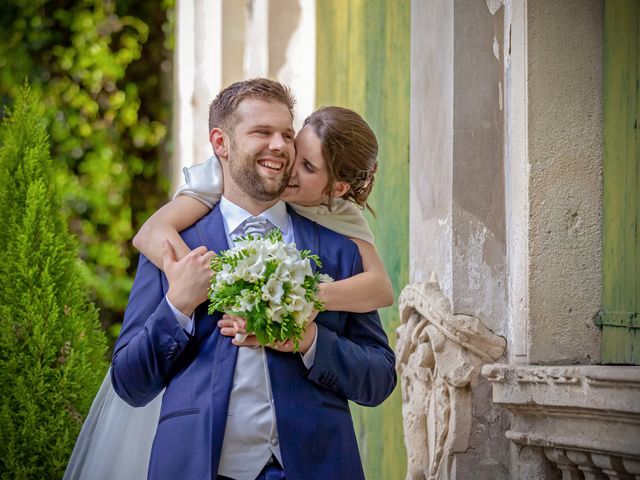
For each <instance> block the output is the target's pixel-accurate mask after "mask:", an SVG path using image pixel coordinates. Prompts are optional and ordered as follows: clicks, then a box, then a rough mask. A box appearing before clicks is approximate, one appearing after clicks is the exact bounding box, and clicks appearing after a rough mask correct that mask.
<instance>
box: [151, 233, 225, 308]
mask: <svg viewBox="0 0 640 480" xmlns="http://www.w3.org/2000/svg"><path fill="white" fill-rule="evenodd" d="M214 255H215V253H214V252H208V251H207V248H206V247H204V246H202V247H198V248H195V249H193V250H191V252H189V253H188V254H187V255H186V256H185V257H184V258H183V259H182V260H180V261H176V254H175V251H174V250H173V247H172V246H171V244H170V243H169V242H168V241H167V240H165V241H164V242H163V244H162V262H163V267H164V273H165V275H166V276H167V280H168V281H169V290H168V291H167V298H168V299H169V301H170V302H171V303H172V304H173V306H174V307H176V308H177V309H178V310H180V312H182V313H184V314H185V315H186V316H187V317H189V316H191V314H192V313H193V311H194V310H195V308H196V307H197V306H198V305H200V304H201V303H202V302H204V301H205V300H206V299H207V291H208V289H209V284H210V282H211V277H212V276H213V271H212V270H211V268H210V266H209V264H210V263H211V259H212V258H213V256H214Z"/></svg>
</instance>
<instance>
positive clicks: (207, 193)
mask: <svg viewBox="0 0 640 480" xmlns="http://www.w3.org/2000/svg"><path fill="white" fill-rule="evenodd" d="M184 175H185V179H186V182H187V183H186V184H185V185H183V186H182V187H180V188H179V189H178V191H177V192H176V196H177V195H189V196H192V197H194V198H197V199H198V200H200V201H201V202H202V203H204V204H206V205H207V206H208V207H209V208H213V207H214V205H215V204H216V203H218V201H219V200H220V195H221V193H222V169H221V167H220V164H219V163H218V159H217V158H216V157H215V156H212V157H210V158H209V159H208V160H207V161H206V162H204V163H201V164H198V165H194V166H192V167H188V168H185V169H184ZM291 206H292V207H293V208H294V209H295V210H296V211H297V212H298V213H299V214H300V215H302V216H304V217H307V218H309V219H310V220H313V221H314V222H317V223H319V224H320V225H322V226H325V227H327V228H329V229H331V230H334V231H336V232H338V233H341V234H343V235H346V236H347V237H351V238H358V239H361V240H364V241H366V242H369V243H371V244H373V234H372V233H371V230H370V229H369V225H368V224H367V221H366V220H365V218H364V216H363V214H362V210H361V209H360V208H358V207H357V206H356V205H355V204H354V203H352V202H349V201H345V200H342V199H340V198H337V199H334V203H333V207H332V209H331V211H329V209H328V208H327V207H326V206H324V205H318V206H313V207H303V206H299V205H294V204H291ZM161 403H162V393H161V394H160V395H158V396H157V397H156V398H155V399H154V400H153V401H152V402H150V403H149V404H147V405H146V406H144V407H139V408H134V407H131V406H129V405H128V404H127V403H126V402H125V401H124V400H122V399H121V398H120V397H119V396H118V394H117V393H116V392H115V390H114V389H113V386H112V385H111V374H110V371H109V372H107V375H106V376H105V378H104V381H103V382H102V385H101V386H100V390H98V393H97V395H96V398H95V399H94V400H93V404H92V405H91V409H90V410H89V415H87V418H86V420H85V422H84V424H83V426H82V430H81V431H80V435H79V436H78V440H77V441H76V445H75V447H74V449H73V453H72V454H71V458H70V460H69V463H68V464H67V469H66V471H65V474H64V477H63V480H112V479H116V478H118V479H127V480H144V479H146V478H147V466H148V464H149V457H150V455H151V444H152V443H153V437H154V436H155V433H156V427H157V425H158V419H159V417H160V405H161Z"/></svg>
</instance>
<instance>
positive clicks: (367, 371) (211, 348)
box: [112, 79, 396, 480]
mask: <svg viewBox="0 0 640 480" xmlns="http://www.w3.org/2000/svg"><path fill="white" fill-rule="evenodd" d="M292 118H293V98H292V97H291V95H290V92H289V91H288V89H286V87H284V86H282V85H281V84H279V83H277V82H273V81H271V80H266V79H253V80H248V81H244V82H238V83H236V84H233V85H231V86H229V87H227V88H226V89H224V90H223V91H222V92H220V94H219V95H218V96H217V97H216V98H215V99H214V101H213V102H212V104H211V107H210V112H209V127H210V132H211V133H210V141H211V144H212V147H213V150H214V153H215V154H216V155H217V157H218V158H219V160H220V163H221V165H222V169H223V177H224V190H223V197H222V199H221V201H220V203H219V204H218V205H217V206H216V207H215V208H214V209H213V210H212V211H211V212H210V213H209V214H208V215H207V216H205V217H204V218H203V219H201V220H200V221H199V222H198V223H196V224H195V225H194V226H193V227H190V228H189V229H187V230H185V231H184V232H182V237H183V239H184V240H185V242H186V243H187V245H189V246H190V247H191V248H192V249H194V250H193V251H192V252H191V253H190V254H189V255H187V256H186V257H185V258H183V259H182V260H181V261H180V262H174V261H173V260H172V259H170V260H169V262H168V263H166V264H165V270H166V276H165V275H164V274H163V273H162V272H161V271H160V270H158V269H157V268H156V267H154V266H153V264H152V263H151V262H149V261H148V260H147V259H146V258H145V257H144V256H142V257H141V259H140V264H139V266H138V272H137V275H136V279H135V282H134V285H133V289H132V291H131V297H130V299H129V304H128V307H127V311H126V314H125V319H124V324H123V327H122V331H121V334H120V337H119V338H118V341H117V343H116V346H115V350H114V356H113V366H112V382H113V386H114V388H115V390H116V391H117V392H118V394H119V395H120V396H121V397H122V398H123V399H124V400H125V401H127V402H128V403H129V404H131V405H133V406H142V405H145V404H147V403H148V402H149V401H151V400H152V399H153V398H154V397H156V396H157V395H158V394H160V392H161V391H162V390H163V389H164V388H166V391H165V393H164V397H163V401H162V409H161V413H160V420H159V423H158V428H157V432H156V437H155V440H154V443H153V449H152V453H151V459H150V464H149V478H150V479H171V480H173V479H176V478H181V479H183V478H184V479H194V480H195V479H198V480H199V479H204V478H207V479H214V480H215V479H222V480H224V479H235V480H253V479H256V478H259V479H263V478H265V479H271V478H274V479H275V478H278V479H288V480H314V479H318V480H320V479H322V480H326V479H363V478H364V474H363V471H362V466H361V462H360V458H359V454H358V447H357V445H356V438H355V433H354V430H353V424H352V420H351V415H350V412H349V407H348V403H347V400H352V401H355V402H357V403H360V404H362V405H368V406H375V405H378V404H380V403H381V402H382V401H383V400H385V399H386V398H387V397H388V396H389V394H390V393H391V391H392V390H393V388H394V387H395V383H396V375H395V370H394V355H393V352H392V350H391V349H390V347H389V345H388V343H387V338H386V335H385V333H384V331H383V329H382V326H381V324H380V319H379V317H378V314H377V313H376V312H370V313H367V314H355V313H347V312H322V313H320V314H319V315H318V316H317V318H316V320H315V322H311V323H310V324H309V326H308V327H307V329H306V331H305V334H304V338H303V340H302V341H301V342H300V351H299V352H298V353H292V352H291V351H290V350H291V348H290V345H287V344H284V345H278V346H274V347H268V348H264V347H258V348H256V347H249V346H237V345H236V344H235V341H233V342H232V340H231V338H229V337H228V336H224V335H222V333H221V329H220V328H218V322H219V321H221V316H222V314H221V313H215V314H214V315H208V314H207V305H206V302H205V300H206V291H207V286H208V282H209V279H210V277H211V272H210V270H209V268H208V264H209V260H210V258H211V256H212V255H213V253H211V252H219V251H221V250H225V249H227V248H229V247H230V246H233V239H234V237H236V236H237V235H239V234H242V233H245V232H247V230H248V228H249V226H251V228H258V229H259V230H260V229H263V230H264V229H265V228H266V229H269V228H273V227H277V228H279V229H280V230H281V231H282V232H283V237H284V240H285V241H286V242H293V241H295V243H296V245H297V246H298V248H299V249H301V250H302V249H308V250H311V251H312V252H313V253H315V254H318V255H319V256H320V259H321V260H322V263H323V272H324V273H326V274H328V275H330V276H331V277H333V278H335V279H337V280H339V279H342V278H346V277H349V276H352V275H354V274H357V273H359V272H361V271H362V262H361V259H360V256H359V254H358V249H357V248H356V246H355V244H354V243H353V242H351V241H350V240H348V239H347V238H345V237H343V236H342V235H339V234H337V233H335V232H332V231H330V230H327V229H325V228H324V227H321V226H319V225H317V224H315V223H313V222H311V221H309V220H307V219H305V218H303V217H300V216H299V215H297V214H296V213H295V212H293V211H292V210H289V209H287V207H286V205H285V204H284V203H283V202H282V201H280V200H279V199H278V197H279V195H280V193H281V192H282V191H283V189H284V188H285V187H286V185H287V182H288V175H289V173H288V172H289V170H290V168H291V166H292V162H293V160H294V156H295V152H294V145H293V136H294V132H293V126H292ZM256 217H257V218H256ZM202 245H204V247H202ZM198 246H200V247H199V248H196V247H198ZM205 247H206V248H205ZM167 256H168V257H170V254H168V255H167ZM222 322H224V321H222ZM221 324H222V323H221Z"/></svg>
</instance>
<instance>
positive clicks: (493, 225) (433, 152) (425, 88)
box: [398, 0, 508, 479]
mask: <svg viewBox="0 0 640 480" xmlns="http://www.w3.org/2000/svg"><path fill="white" fill-rule="evenodd" d="M489 3H491V2H489ZM411 22H412V27H411V30H412V37H411V140H410V155H411V167H410V168H411V176H410V182H411V184H410V185H411V191H410V202H411V204H410V205H411V206H410V265H411V267H410V268H411V270H410V279H411V282H412V283H411V284H410V285H409V286H408V287H407V290H405V292H408V291H410V290H411V289H414V288H421V287H419V285H421V284H422V283H423V282H425V281H429V282H430V284H432V285H435V286H437V290H438V291H441V292H442V295H443V298H444V299H446V302H448V305H449V308H450V311H449V314H450V315H451V321H452V325H457V326H458V327H460V328H462V325H463V324H464V321H463V320H462V319H463V318H465V319H470V318H473V321H474V322H475V324H476V325H477V327H478V329H479V330H482V331H483V332H484V334H483V335H486V337H491V338H495V339H497V338H500V337H499V336H500V335H505V333H506V331H507V285H506V240H505V231H506V227H505V199H504V192H505V186H504V185H505V181H504V164H503V157H504V155H503V143H504V142H503V138H504V134H503V129H504V126H503V107H504V104H503V92H504V86H503V69H504V68H503V53H502V52H503V43H504V40H503V11H502V9H500V8H497V9H493V10H492V9H491V8H488V7H487V4H486V3H485V2H477V1H473V0H454V1H444V0H426V1H425V0H414V1H413V2H412V5H411ZM435 286H434V287H433V288H436V287H435ZM430 288H431V287H430ZM404 296H405V293H403V294H402V297H404ZM401 308H403V307H402V305H401ZM423 318H427V317H425V316H423ZM422 321H424V320H422ZM410 323H411V322H410ZM458 327H455V328H458ZM434 328H435V327H434ZM411 330H412V328H409V327H401V329H399V331H398V335H399V338H398V342H399V343H401V344H403V345H406V344H407V342H409V343H411V342H413V343H412V344H413V345H415V347H414V348H415V353H414V354H413V355H415V357H412V358H420V356H421V355H423V356H424V355H427V357H429V355H430V354H428V349H429V348H431V347H428V345H431V344H432V340H430V338H431V337H430V335H426V336H425V335H423V337H424V338H422V337H419V338H418V337H416V336H415V334H409V333H408V332H410V331H411ZM424 331H426V330H424ZM407 335H411V337H410V338H403V337H407ZM433 335H435V336H437V334H436V332H434V333H433ZM463 336H464V335H463ZM446 338H447V340H445V341H444V344H445V345H449V342H452V343H451V346H450V347H445V348H452V349H453V350H454V351H466V349H467V347H464V346H461V345H459V344H458V343H456V341H457V340H456V339H453V338H451V339H450V338H449V337H446ZM458 340H459V339H458ZM496 341H497V340H496ZM425 349H426V352H425V351H424V350H425ZM500 352H501V354H502V353H503V350H500ZM467 354H469V353H468V352H467ZM461 355H462V354H461ZM465 355H466V354H465ZM474 355H476V357H474V358H475V360H474V362H475V363H474V362H471V361H469V360H463V358H466V357H464V355H462V356H455V355H452V356H450V357H448V358H447V368H450V369H452V371H456V372H458V374H461V372H462V371H465V370H467V369H468V370H469V371H471V370H473V371H474V372H475V371H478V370H477V369H478V368H479V366H480V365H481V364H482V363H485V362H487V361H490V360H489V358H497V357H493V355H488V354H487V352H486V351H485V352H483V353H482V354H480V353H478V352H476V353H474V354H471V356H474ZM436 358H437V356H436ZM407 361H408V360H407ZM413 361H414V362H415V361H416V360H413ZM423 361H427V360H423ZM407 365H410V363H408V364H407ZM471 365H473V367H472V366H471ZM422 367H424V365H422ZM422 367H421V368H422ZM440 368H441V369H442V368H443V367H442V366H441V367H440ZM402 371H403V372H407V371H411V368H410V369H409V370H406V369H404V370H402ZM412 375H413V377H415V378H417V379H420V375H421V374H419V373H409V374H406V373H403V380H405V381H406V382H407V383H409V385H408V386H405V385H404V384H403V393H404V394H405V398H403V404H404V408H405V409H406V410H407V412H414V413H411V415H413V416H414V417H415V416H416V415H418V413H416V409H418V410H417V411H418V412H419V409H420V408H423V409H427V410H426V411H428V408H432V407H428V408H427V406H425V405H424V403H425V402H431V400H430V398H440V397H442V398H440V400H439V401H441V402H445V403H446V406H447V409H448V411H449V413H448V415H450V419H456V418H465V419H466V420H464V421H462V420H460V422H458V423H457V424H456V426H455V428H456V431H457V434H455V435H453V433H452V430H451V428H453V424H452V425H451V428H449V429H448V430H447V429H445V430H447V431H446V432H445V433H442V432H444V430H442V428H443V427H442V425H443V422H444V424H446V423H447V422H446V421H444V420H443V419H441V418H438V417H437V415H435V416H434V415H431V416H429V415H426V416H425V417H424V420H425V422H426V426H425V429H426V432H440V435H444V440H443V442H444V443H438V441H436V440H435V439H434V438H427V437H428V435H431V433H428V434H427V437H425V438H426V440H425V439H424V438H423V439H422V440H420V435H421V434H415V435H414V434H412V433H411V431H410V429H412V428H414V427H415V425H414V426H410V425H405V440H406V444H407V450H408V451H409V452H413V453H410V457H411V458H410V463H409V470H410V472H412V473H410V475H413V477H411V476H409V477H408V478H421V477H420V476H419V475H420V474H419V473H416V472H418V471H420V468H422V472H423V474H424V477H422V478H451V479H455V478H459V479H465V478H494V479H501V478H508V442H507V441H506V439H505V438H504V435H503V431H504V429H505V427H506V424H505V421H506V419H507V416H506V414H505V413H504V412H502V411H500V410H499V409H497V408H495V407H493V406H492V405H491V403H490V394H491V389H490V386H489V384H488V383H487V382H486V380H485V379H482V378H478V379H477V380H476V379H475V378H476V376H475V374H473V375H471V377H473V378H474V380H473V381H471V380H470V379H466V380H465V382H466V383H465V382H461V383H460V384H459V385H457V386H452V385H451V384H447V385H448V386H447V387H446V389H444V390H443V388H444V387H443V385H444V384H446V383H447V382H446V381H444V380H438V382H441V384H442V385H440V386H438V387H437V388H436V387H433V391H434V392H436V394H434V393H428V392H427V393H428V395H429V396H427V397H426V398H421V396H423V395H424V394H425V392H423V391H421V389H423V387H422V386H421V385H422V384H424V383H425V382H428V381H433V382H435V381H436V380H435V379H434V380H425V379H421V380H420V381H421V382H422V384H421V383H420V382H416V381H413V382H411V380H410V378H411V377H412ZM471 377H470V378H471ZM442 382H444V383H442ZM434 385H435V383H434ZM407 388H409V390H407ZM405 390H406V391H405ZM445 390H446V391H447V394H446V395H444V393H438V392H444V391H445ZM434 395H435V396H434ZM438 395H440V397H439V396H438ZM454 397H455V398H454ZM443 399H446V400H443ZM420 405H423V406H422V407H420ZM435 410H436V411H437V409H435ZM451 421H453V420H451ZM456 422H457V420H456ZM454 423H455V422H454ZM416 425H417V423H416ZM462 425H464V427H462ZM407 430H409V431H407ZM447 432H448V433H447ZM447 435H449V436H447ZM453 439H455V440H453ZM452 441H454V442H455V443H454V444H451V445H450V444H449V443H450V442H452ZM448 442H449V443H448ZM425 443H426V444H425ZM434 448H436V449H440V450H439V451H440V453H439V454H438V455H443V457H442V458H444V459H445V460H442V458H440V459H438V458H436V457H437V456H438V455H436V457H434V456H433V455H435V454H434V453H433V449H434ZM420 449H425V450H426V451H428V452H429V453H428V465H427V466H424V461H425V460H424V459H418V460H416V458H417V457H416V456H415V455H416V452H420ZM412 455H413V457H412ZM425 458H427V457H425ZM420 464H423V466H422V467H420V466H419V465H420ZM443 475H444V476H443Z"/></svg>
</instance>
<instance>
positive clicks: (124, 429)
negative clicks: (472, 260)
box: [64, 107, 393, 479]
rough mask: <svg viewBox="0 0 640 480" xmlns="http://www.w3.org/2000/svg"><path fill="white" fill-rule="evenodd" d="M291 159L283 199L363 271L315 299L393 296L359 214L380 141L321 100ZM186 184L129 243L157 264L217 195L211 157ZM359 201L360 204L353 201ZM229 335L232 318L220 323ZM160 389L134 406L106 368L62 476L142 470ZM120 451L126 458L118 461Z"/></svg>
mask: <svg viewBox="0 0 640 480" xmlns="http://www.w3.org/2000/svg"><path fill="white" fill-rule="evenodd" d="M296 149H297V151H296V159H295V163H294V166H293V171H292V174H291V179H290V181H289V185H288V186H287V188H286V190H285V192H284V193H283V195H282V199H283V200H286V201H287V202H290V204H291V205H292V207H293V208H295V209H296V211H298V213H300V214H301V215H303V216H306V217H308V218H310V219H312V220H314V221H316V222H317V223H320V224H321V225H323V226H326V227H328V228H330V229H332V230H335V231H337V232H339V233H343V234H345V235H347V236H349V237H351V238H352V239H353V240H354V242H356V244H357V245H358V248H359V250H360V253H361V255H362V258H363V266H364V269H365V271H364V272H363V273H361V274H359V275H355V276H353V277H351V278H349V279H345V280H341V281H338V282H333V283H328V284H323V285H321V291H320V300H321V301H323V302H324V304H325V306H326V308H327V309H329V310H340V311H351V312H368V311H371V310H375V309H376V308H380V307H384V306H388V305H390V304H392V303H393V290H392V288H391V282H390V280H389V278H388V276H387V274H386V272H385V270H384V266H383V265H382V262H381V261H380V258H379V257H378V255H377V253H376V251H375V247H374V246H373V235H372V234H371V231H370V230H369V228H368V225H367V223H366V221H365V219H364V217H363V215H362V211H361V208H364V207H368V204H367V197H368V195H369V193H370V192H371V188H372V187H373V180H374V173H375V170H376V168H377V161H376V157H377V153H378V144H377V140H376V137H375V135H374V133H373V131H371V129H370V128H369V126H368V125H367V123H366V122H365V121H364V120H363V119H362V117H360V116H359V115H358V114H357V113H355V112H353V111H352V110H348V109H345V108H340V107H326V108H322V109H319V110H317V111H316V112H314V113H313V114H311V116H309V117H308V118H307V119H306V120H305V122H304V124H303V128H302V130H301V131H300V132H299V134H298V136H297V138H296ZM185 176H186V179H187V185H186V186H185V187H183V188H181V189H180V191H179V192H178V193H177V194H176V198H175V199H174V200H173V201H172V202H170V203H169V204H167V205H165V206H164V207H162V208H161V209H160V210H159V211H158V212H156V213H155V214H154V215H153V216H152V217H151V218H150V219H149V220H148V221H147V222H146V223H145V225H143V227H142V228H141V230H140V232H139V233H138V235H136V238H135V239H134V245H135V246H136V247H137V248H138V249H139V250H140V251H141V252H142V253H143V254H145V255H146V256H147V257H148V258H149V259H150V260H151V261H152V262H154V263H155V264H156V265H157V266H159V267H160V268H162V244H163V242H164V241H165V239H168V240H169V242H170V243H171V244H172V245H173V247H174V250H175V251H176V254H177V256H178V257H179V258H180V257H182V256H184V255H186V254H187V253H188V252H189V249H188V248H187V246H186V245H185V244H184V242H183V241H182V239H181V238H180V236H179V235H178V233H177V232H178V231H180V230H183V229H185V228H186V227H188V226H190V225H192V224H193V223H195V222H196V221H197V220H198V219H199V218H200V217H202V216H203V215H205V214H206V213H207V212H208V211H209V209H211V208H213V206H214V204H215V203H217V202H218V200H219V198H220V192H221V190H222V189H221V178H222V174H221V169H220V166H219V164H218V163H217V159H215V157H214V158H212V159H210V160H209V161H208V162H207V163H206V164H204V165H198V166H196V167H192V168H191V169H185ZM358 207H361V208H358ZM218 325H219V326H220V327H224V328H221V333H222V334H223V335H228V336H234V335H235V334H236V332H237V329H236V328H235V327H234V326H233V320H232V319H230V318H229V317H226V318H223V320H221V321H220V322H219V324H218ZM161 397H162V396H161V395H160V396H158V397H156V399H155V400H153V401H152V402H151V403H150V404H148V405H147V406H145V407H144V408H138V409H135V408H132V407H130V406H129V405H127V404H126V403H124V401H122V400H121V399H120V398H119V397H118V396H117V395H116V394H115V392H114V390H113V388H112V386H111V382H110V376H109V375H108V374H107V377H106V378H105V380H104V382H103V384H102V387H101V388H100V391H99V392H98V395H97V396H96V399H95V400H94V403H93V405H92V407H91V411H90V412H89V416H88V417H87V420H86V422H85V424H84V426H83V429H82V432H81V434H80V437H79V438H78V442H77V443H76V447H75V449H74V452H73V454H72V456H71V460H70V461H69V465H68V466H67V471H66V473H65V477H64V478H65V479H76V478H91V479H100V478H120V477H122V478H141V479H142V478H146V470H147V464H148V461H149V453H150V450H151V442H152V440H153V436H154V434H155V428H156V424H157V421H158V416H159V410H160V404H161ZM123 459H126V460H125V461H123Z"/></svg>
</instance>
